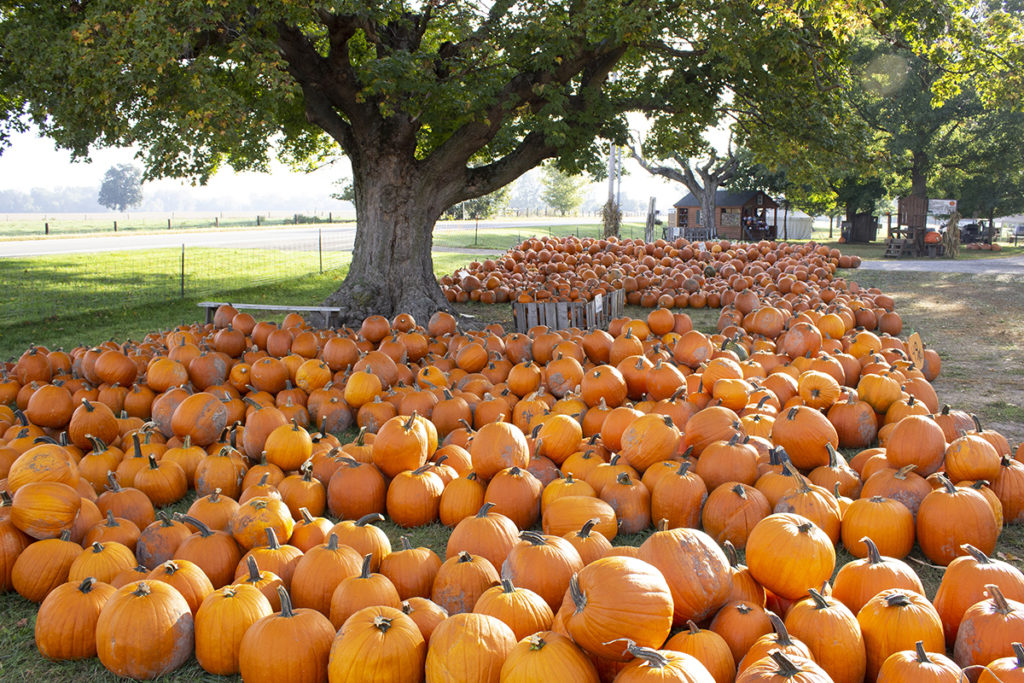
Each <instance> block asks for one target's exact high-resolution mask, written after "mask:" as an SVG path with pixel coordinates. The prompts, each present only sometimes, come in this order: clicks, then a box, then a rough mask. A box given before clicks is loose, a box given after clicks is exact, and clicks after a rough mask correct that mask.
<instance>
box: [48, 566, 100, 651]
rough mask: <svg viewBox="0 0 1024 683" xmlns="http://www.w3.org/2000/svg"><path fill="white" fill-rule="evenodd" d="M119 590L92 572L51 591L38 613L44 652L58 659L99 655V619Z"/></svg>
mask: <svg viewBox="0 0 1024 683" xmlns="http://www.w3.org/2000/svg"><path fill="white" fill-rule="evenodd" d="M116 590H117V589H116V588H114V587H113V586H111V585H110V584H107V583H103V582H99V581H97V580H96V579H95V578H93V577H91V576H89V577H86V578H85V579H83V580H82V581H81V582H80V583H75V582H68V583H64V584H61V585H60V586H57V587H56V588H55V589H54V590H53V591H51V592H50V594H49V595H47V596H46V598H45V599H44V600H43V602H42V604H41V605H39V612H38V614H36V625H35V639H36V647H38V648H39V652H40V654H42V655H43V656H44V657H47V658H49V659H56V660H62V659H88V658H90V657H95V656H96V622H97V621H98V620H99V616H100V610H102V609H103V605H105V604H106V602H107V600H109V599H110V596H112V595H113V594H114V592H115V591H116Z"/></svg>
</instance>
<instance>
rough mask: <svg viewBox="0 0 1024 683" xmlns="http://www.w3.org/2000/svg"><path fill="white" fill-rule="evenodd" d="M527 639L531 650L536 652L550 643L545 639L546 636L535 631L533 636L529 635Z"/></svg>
mask: <svg viewBox="0 0 1024 683" xmlns="http://www.w3.org/2000/svg"><path fill="white" fill-rule="evenodd" d="M526 640H527V641H529V643H530V650H531V651H534V652H536V651H537V650H542V649H543V648H544V646H545V645H547V644H548V642H547V641H546V640H544V638H542V637H541V635H540V634H539V633H534V634H533V635H532V636H527V637H526Z"/></svg>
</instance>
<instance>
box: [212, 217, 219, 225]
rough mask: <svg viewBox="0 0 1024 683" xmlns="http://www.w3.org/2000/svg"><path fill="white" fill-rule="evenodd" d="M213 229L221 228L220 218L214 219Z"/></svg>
mask: <svg viewBox="0 0 1024 683" xmlns="http://www.w3.org/2000/svg"><path fill="white" fill-rule="evenodd" d="M213 227H215V228H219V227H220V216H214V217H213Z"/></svg>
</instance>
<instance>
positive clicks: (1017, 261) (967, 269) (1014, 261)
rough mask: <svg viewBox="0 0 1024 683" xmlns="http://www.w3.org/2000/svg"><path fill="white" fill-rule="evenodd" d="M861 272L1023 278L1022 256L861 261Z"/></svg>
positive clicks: (1023, 263) (1023, 259) (1023, 261)
mask: <svg viewBox="0 0 1024 683" xmlns="http://www.w3.org/2000/svg"><path fill="white" fill-rule="evenodd" d="M860 267H861V270H889V271H916V272H926V273H972V274H975V275H999V274H1004V273H1008V274H1011V275H1020V276H1022V277H1024V256H1009V257H1006V258H989V259H971V260H967V261H958V260H953V259H927V258H926V259H883V260H880V261H862V262H861V264H860Z"/></svg>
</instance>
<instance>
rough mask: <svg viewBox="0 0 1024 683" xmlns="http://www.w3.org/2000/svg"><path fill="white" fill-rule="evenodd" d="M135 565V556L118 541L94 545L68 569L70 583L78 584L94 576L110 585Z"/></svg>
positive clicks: (83, 552)
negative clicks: (116, 577) (115, 578)
mask: <svg viewBox="0 0 1024 683" xmlns="http://www.w3.org/2000/svg"><path fill="white" fill-rule="evenodd" d="M135 564H136V562H135V554H134V553H132V551H131V550H129V549H128V547H127V546H126V545H123V544H121V543H118V542H116V541H110V542H109V543H93V544H92V545H91V546H89V547H88V548H85V549H84V550H83V551H82V552H81V554H80V555H79V556H78V557H76V558H75V561H74V562H72V563H71V566H70V567H69V568H68V581H73V582H75V583H78V582H79V581H82V580H83V579H85V578H86V577H89V576H92V577H95V578H96V579H97V580H99V581H103V582H104V583H110V582H111V581H113V580H114V577H115V576H117V575H118V574H120V573H121V572H123V571H125V570H126V569H131V568H132V567H134V566H135Z"/></svg>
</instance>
